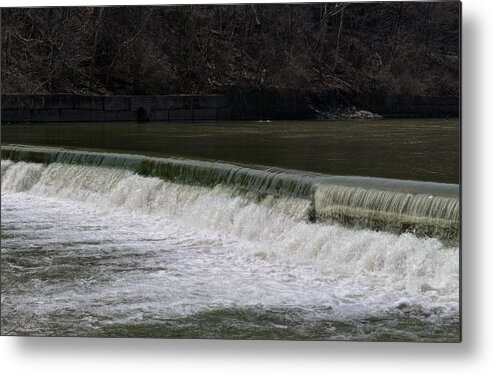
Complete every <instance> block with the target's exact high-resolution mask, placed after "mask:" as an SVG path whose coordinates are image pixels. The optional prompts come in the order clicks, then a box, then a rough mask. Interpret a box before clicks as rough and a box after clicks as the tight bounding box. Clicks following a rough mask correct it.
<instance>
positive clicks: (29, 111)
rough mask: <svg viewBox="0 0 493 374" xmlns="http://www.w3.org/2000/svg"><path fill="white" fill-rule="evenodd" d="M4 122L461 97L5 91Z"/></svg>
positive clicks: (401, 103)
mask: <svg viewBox="0 0 493 374" xmlns="http://www.w3.org/2000/svg"><path fill="white" fill-rule="evenodd" d="M1 105H2V112H1V119H2V122H85V121H93V122H101V121H138V120H149V121H218V120H242V119H248V120H258V119H266V120H267V119H316V118H317V116H318V114H317V112H316V111H315V110H314V108H319V109H321V110H330V108H331V107H332V106H333V105H335V106H340V105H351V106H355V107H356V108H358V109H363V110H369V111H371V112H374V113H378V114H381V115H383V116H384V117H444V116H449V117H456V116H459V111H460V100H459V98H458V97H448V96H444V97H405V96H355V97H351V98H345V99H341V98H333V97H331V96H330V95H321V94H309V93H304V92H301V91H286V92H282V93H279V92H275V91H268V90H266V91H263V90H262V91H251V92H247V93H242V94H232V95H228V96H226V95H204V96H193V95H170V96H77V95H2V102H1Z"/></svg>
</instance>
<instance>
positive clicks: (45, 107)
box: [1, 95, 231, 122]
mask: <svg viewBox="0 0 493 374" xmlns="http://www.w3.org/2000/svg"><path fill="white" fill-rule="evenodd" d="M227 105H228V101H227V99H226V97H225V96H222V95H205V96H194V95H170V96H79V95H2V116H1V119H2V122H86V121H93V122H102V121H108V122H110V121H138V120H139V119H140V120H142V119H145V120H150V121H215V120H217V117H218V116H217V113H218V110H222V113H223V114H224V115H223V116H222V118H221V119H231V117H230V116H229V115H226V114H230V113H231V111H230V110H229V109H228V108H227Z"/></svg>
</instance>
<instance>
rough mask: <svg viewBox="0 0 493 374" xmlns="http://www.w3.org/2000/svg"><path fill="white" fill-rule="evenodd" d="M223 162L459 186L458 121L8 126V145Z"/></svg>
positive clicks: (5, 139) (4, 129)
mask: <svg viewBox="0 0 493 374" xmlns="http://www.w3.org/2000/svg"><path fill="white" fill-rule="evenodd" d="M9 143H16V144H31V145H52V146H65V147H73V148H84V149H93V150H105V151H116V152H125V153H138V154H145V155H153V156H181V157H185V158H192V159H207V160H222V161H226V162H238V163H245V164H256V165H266V166H277V167H282V168H289V169H298V170H307V171H313V172H318V173H324V174H335V175H358V176H371V177H382V178H396V179H407V180H421V181H433V182H442V183H459V179H460V178H459V173H460V171H459V160H460V126H459V120H458V119H389V120H381V121H361V120H356V121H273V122H243V121H242V122H218V123H190V122H188V123H165V122H163V123H160V122H153V123H147V124H138V123H56V124H12V125H10V124H9V125H7V124H2V144H9Z"/></svg>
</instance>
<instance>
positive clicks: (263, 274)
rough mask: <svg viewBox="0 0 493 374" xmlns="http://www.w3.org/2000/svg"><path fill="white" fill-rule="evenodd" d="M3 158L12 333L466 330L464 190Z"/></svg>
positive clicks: (25, 155)
mask: <svg viewBox="0 0 493 374" xmlns="http://www.w3.org/2000/svg"><path fill="white" fill-rule="evenodd" d="M2 157H3V158H8V159H4V160H2V169H1V173H2V274H3V275H2V291H4V288H5V287H10V288H9V290H10V292H7V293H5V292H3V295H5V296H2V307H3V310H4V311H5V312H4V314H3V315H2V321H3V324H2V325H3V327H2V329H6V332H7V333H13V334H18V333H25V332H26V331H36V332H37V333H38V334H42V335H43V334H61V333H66V334H72V335H74V334H75V335H78V334H95V335H115V334H116V335H118V334H123V335H132V334H134V335H142V334H143V335H149V334H151V335H152V333H153V331H157V332H156V334H157V335H159V336H189V337H196V336H202V337H207V336H211V337H260V338H262V337H263V338H272V337H282V338H312V339H362V340H366V339H380V340H448V341H450V340H457V339H458V334H459V327H458V308H459V291H458V289H459V249H458V247H457V245H458V244H457V240H458V239H457V238H458V221H459V206H458V197H457V192H458V191H457V187H456V186H453V185H439V184H435V183H417V182H403V181H392V180H377V179H374V178H351V177H345V178H342V177H335V176H334V177H332V176H323V175H317V174H311V173H301V172H295V171H287V170H282V169H267V168H261V167H256V168H252V167H243V166H237V165H227V164H222V163H209V162H205V161H191V160H180V159H156V158H149V157H143V156H126V155H114V154H98V153H90V152H77V151H66V150H60V149H47V148H23V147H3V148H2ZM337 222H340V223H343V224H344V225H339V224H337ZM351 226H355V227H356V228H351ZM34 228H36V229H34ZM374 229H378V230H379V231H375V230H374ZM380 230H382V231H380ZM408 231H409V232H408ZM413 232H414V233H413ZM416 233H417V234H419V235H415V234H416ZM430 235H432V236H435V237H427V236H430ZM19 238H22V241H19ZM443 238H445V239H446V240H442V239H443ZM19 252H22V253H23V254H24V256H23V259H24V260H23V261H24V262H22V261H21V260H20V259H19V258H18V257H17V256H16V255H17V254H18V253H19ZM18 277H23V279H25V283H22V282H20V283H19V282H18ZM33 290H35V291H36V292H37V293H33V292H32V291H33ZM33 305H34V306H35V307H34V309H33V308H30V309H29V308H27V307H26V308H25V310H31V312H22V313H20V314H19V310H20V309H22V308H20V307H19V306H31V307H32V306H33ZM32 310H34V311H32ZM33 313H34V314H33ZM56 316H62V317H61V318H58V320H57V322H56V323H55V322H53V321H54V320H56ZM74 321H77V322H76V326H77V328H75V327H74V323H75V322H74ZM370 322H371V323H372V324H371V327H370V325H369V323H370ZM23 324H24V325H23ZM25 324H27V325H28V326H27V327H26V326H25ZM190 326H192V327H190ZM218 326H222V327H221V328H220V329H219V330H218ZM296 326H297V327H296ZM221 329H222V330H221ZM221 331H222V332H221ZM180 334H181V335H180ZM235 334H236V335H235Z"/></svg>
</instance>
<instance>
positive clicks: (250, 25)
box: [1, 2, 460, 95]
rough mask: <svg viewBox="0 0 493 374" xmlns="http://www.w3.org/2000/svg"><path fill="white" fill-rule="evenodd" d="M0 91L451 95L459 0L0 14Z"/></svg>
mask: <svg viewBox="0 0 493 374" xmlns="http://www.w3.org/2000/svg"><path fill="white" fill-rule="evenodd" d="M1 22H2V25H1V33H2V35H1V39H2V44H1V47H2V50H1V63H2V66H1V78H2V93H37V94H42V93H82V94H158V93H159V94H170V93H173V94H175V93H219V92H230V91H235V90H248V89H263V88H269V89H279V90H284V89H303V90H308V91H313V92H331V91H335V92H338V93H360V92H362V93H396V94H413V95H457V94H458V93H459V65H460V64H459V37H460V31H459V27H460V4H459V3H458V2H446V3H443V2H434V3H423V2H417V3H413V2H395V3H366V4H362V3H327V4H323V3H322V4H321V3H319V4H246V5H229V6H214V5H202V6H200V5H197V6H161V7H137V6H130V7H104V8H87V7H84V8H82V7H80V8H79V7H77V8H75V7H59V8H22V9H21V8H19V9H18V8H10V9H8V8H4V9H2V10H1Z"/></svg>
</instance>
